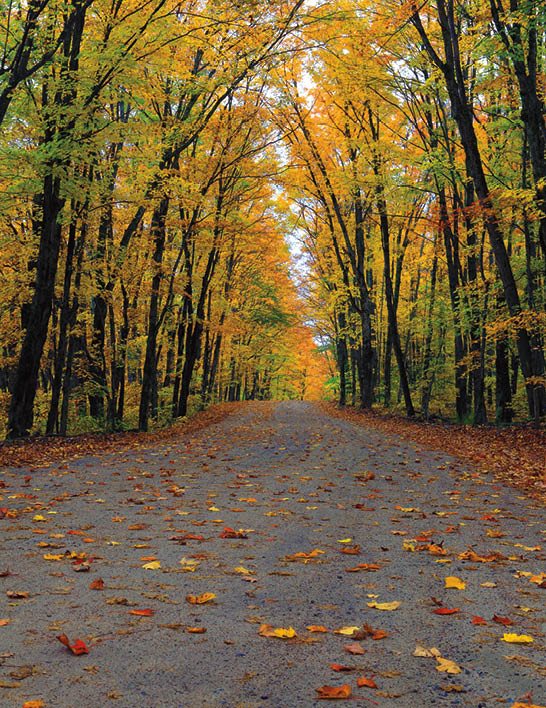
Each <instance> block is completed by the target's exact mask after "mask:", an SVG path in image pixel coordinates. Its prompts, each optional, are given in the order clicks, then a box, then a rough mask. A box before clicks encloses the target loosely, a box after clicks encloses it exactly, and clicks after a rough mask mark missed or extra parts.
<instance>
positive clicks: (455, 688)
mask: <svg viewBox="0 0 546 708" xmlns="http://www.w3.org/2000/svg"><path fill="white" fill-rule="evenodd" d="M440 688H441V689H442V691H445V692H446V693H465V692H466V689H465V687H464V686H460V685H459V684H456V683H452V684H449V685H447V686H445V685H444V686H440Z"/></svg>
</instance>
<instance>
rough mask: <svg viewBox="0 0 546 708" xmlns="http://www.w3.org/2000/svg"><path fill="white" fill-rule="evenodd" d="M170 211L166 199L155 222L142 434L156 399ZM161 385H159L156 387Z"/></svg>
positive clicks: (160, 206) (153, 222)
mask: <svg viewBox="0 0 546 708" xmlns="http://www.w3.org/2000/svg"><path fill="white" fill-rule="evenodd" d="M168 210H169V198H168V197H163V198H162V199H161V201H160V202H159V204H158V205H157V207H156V208H155V209H154V213H153V216H152V220H151V225H150V230H151V233H152V235H153V239H154V253H153V257H152V260H153V265H154V268H155V273H154V276H153V278H152V289H151V293H150V305H149V309H148V334H147V338H146V355H145V359H144V368H143V370H142V387H141V391H140V406H139V411H138V428H139V430H143V431H146V430H148V418H149V415H150V407H151V405H152V400H153V397H154V380H155V381H156V382H157V370H156V365H157V335H158V329H159V289H160V286H161V281H162V272H161V266H162V263H163V254H164V251H165V239H166V226H165V220H166V218H167V212H168ZM155 385H157V383H156V384H155Z"/></svg>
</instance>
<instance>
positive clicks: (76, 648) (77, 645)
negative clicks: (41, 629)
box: [57, 634, 89, 656]
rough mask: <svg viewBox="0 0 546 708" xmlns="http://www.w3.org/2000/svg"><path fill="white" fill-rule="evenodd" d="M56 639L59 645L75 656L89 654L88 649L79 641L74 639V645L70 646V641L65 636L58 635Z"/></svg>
mask: <svg viewBox="0 0 546 708" xmlns="http://www.w3.org/2000/svg"><path fill="white" fill-rule="evenodd" d="M57 639H58V640H59V641H60V642H61V644H64V645H65V647H66V648H67V649H70V651H71V652H72V653H73V654H75V655H76V656H80V655H81V654H89V649H88V648H87V647H86V646H85V644H84V642H82V640H81V639H76V640H75V642H74V644H70V640H69V639H68V637H67V636H66V634H60V635H59V636H58V637H57Z"/></svg>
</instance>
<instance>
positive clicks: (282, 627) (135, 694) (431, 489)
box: [0, 402, 546, 708]
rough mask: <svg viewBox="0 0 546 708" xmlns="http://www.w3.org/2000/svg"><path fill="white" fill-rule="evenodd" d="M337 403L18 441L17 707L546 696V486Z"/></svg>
mask: <svg viewBox="0 0 546 708" xmlns="http://www.w3.org/2000/svg"><path fill="white" fill-rule="evenodd" d="M230 411H231V412H232V413H233V415H228V413H229V412H230ZM332 412H333V411H329V410H327V409H325V408H323V407H318V406H315V405H312V404H309V403H300V402H286V403H280V404H268V403H263V404H260V403H250V404H241V405H238V406H235V407H233V408H230V407H227V408H224V409H221V410H219V411H217V412H216V413H214V412H213V413H210V414H209V416H211V417H210V418H209V420H208V421H203V419H201V420H202V422H201V423H197V424H195V427H194V428H191V427H190V428H187V429H180V431H178V432H176V431H175V432H173V431H171V432H170V433H164V434H158V435H156V436H151V437H148V438H146V437H145V436H144V437H143V436H135V437H134V438H131V439H129V440H126V443H123V444H120V445H116V444H112V445H110V444H109V443H108V444H107V443H106V442H105V444H104V446H103V447H104V449H100V448H101V445H100V444H97V445H96V446H95V448H94V449H93V450H92V451H90V450H86V448H85V446H83V447H82V445H83V443H82V444H80V445H79V447H78V448H77V449H76V448H74V449H72V448H70V446H68V447H65V448H64V449H63V450H62V451H60V452H61V454H60V457H61V458H63V457H64V459H63V460H62V461H59V456H58V457H57V462H54V461H53V459H52V456H51V455H46V454H45V452H44V451H45V450H46V447H47V445H46V444H45V443H44V445H45V447H43V448H42V452H43V453H44V454H42V455H41V456H39V455H38V456H36V457H34V458H32V455H31V453H30V452H29V451H30V450H31V449H32V444H29V445H28V446H25V445H22V446H19V450H22V449H26V452H25V453H24V454H25V455H27V458H25V457H24V456H23V457H22V456H21V453H20V454H19V456H18V457H17V458H16V459H12V460H11V465H12V466H8V467H5V468H4V471H3V472H2V474H1V476H0V486H1V487H2V489H0V493H1V495H2V499H0V504H1V505H2V507H1V508H0V517H3V518H1V519H0V529H1V530H2V546H1V548H0V598H1V605H0V705H2V706H4V705H5V706H17V707H21V706H24V705H25V703H26V704H27V707H31V708H37V707H38V706H44V707H45V708H60V707H62V708H65V707H66V708H75V707H76V706H85V708H102V707H103V706H108V705H112V706H119V707H121V708H134V707H136V708H162V707H165V708H178V707H180V706H184V707H191V708H193V707H194V706H195V707H201V706H203V707H211V708H216V707H217V706H218V707H220V706H222V707H223V706H227V707H229V708H255V707H256V706H262V705H269V706H274V707H275V708H292V707H295V706H314V705H321V703H322V701H321V700H320V698H321V697H324V698H327V697H334V696H336V695H337V696H338V697H339V698H340V699H341V700H342V699H343V697H346V698H347V700H349V701H350V700H353V701H354V700H356V701H358V702H359V703H362V704H363V705H372V706H381V707H384V708H391V707H395V706H396V707H398V708H414V707H419V708H420V707H421V706H422V707H423V708H427V707H428V706H471V707H475V708H478V707H483V708H489V707H490V706H495V705H507V706H514V705H518V706H520V705H531V704H534V705H542V706H544V705H546V668H545V665H546V638H545V632H544V621H545V619H546V616H545V614H546V613H545V607H546V603H545V602H544V599H545V597H546V595H545V593H546V573H545V571H546V567H545V561H546V553H545V552H544V550H543V548H544V546H545V544H546V538H545V534H546V521H545V516H544V507H543V505H542V504H541V503H540V500H539V499H538V498H533V497H530V496H528V495H522V494H520V493H519V492H518V491H517V490H514V489H512V488H509V487H507V486H506V485H505V484H503V483H501V482H499V481H498V480H496V479H495V478H494V477H493V476H492V475H489V474H486V473H485V472H483V471H482V469H481V468H480V467H479V466H478V465H476V464H470V463H468V462H465V461H462V460H461V459H460V458H457V457H455V456H450V455H449V454H447V453H445V452H443V451H439V450H438V449H436V450H433V449H430V447H431V445H432V444H433V442H434V441H430V440H423V441H422V442H415V441H412V440H409V439H407V437H406V433H404V432H403V431H401V430H400V429H399V428H396V427H394V428H393V429H392V430H389V429H387V428H383V429H380V427H379V425H378V424H374V423H371V422H368V421H367V420H366V419H365V418H364V417H360V418H359V419H358V421H357V422H356V423H355V422H353V421H352V420H347V419H346V418H340V417H338V416H337V414H336V415H335V416H334V415H332ZM206 423H207V424H206ZM385 425H390V424H387V423H385ZM205 426H206V427H205ZM453 444H454V445H455V447H456V446H457V444H461V443H456V442H455V441H454V442H453ZM10 449H16V448H12V446H9V448H5V449H4V450H3V451H2V453H1V454H2V455H6V454H8V453H9V450H10ZM454 451H456V450H454ZM57 452H58V453H59V451H57ZM458 452H459V453H461V454H463V455H466V454H467V452H468V451H467V450H466V449H460V450H458ZM88 453H89V454H88ZM91 453H92V454H91ZM9 454H11V453H9ZM28 455H31V457H30V458H28ZM3 459H4V463H5V464H6V457H4V458H3ZM25 459H27V461H26V462H25ZM489 469H491V467H490V468H489ZM63 635H65V636H64V637H63ZM58 637H61V638H62V639H63V640H64V641H66V642H67V643H68V644H69V645H70V646H71V647H72V649H70V647H66V646H63V644H62V643H61V641H59V639H58Z"/></svg>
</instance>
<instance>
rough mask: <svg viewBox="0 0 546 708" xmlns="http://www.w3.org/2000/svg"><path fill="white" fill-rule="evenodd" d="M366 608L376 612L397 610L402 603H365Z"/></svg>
mask: <svg viewBox="0 0 546 708" xmlns="http://www.w3.org/2000/svg"><path fill="white" fill-rule="evenodd" d="M366 604H367V605H368V607H373V608H375V609H376V610H397V609H398V608H399V607H400V605H401V604H402V603H400V602H367V603H366Z"/></svg>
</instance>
